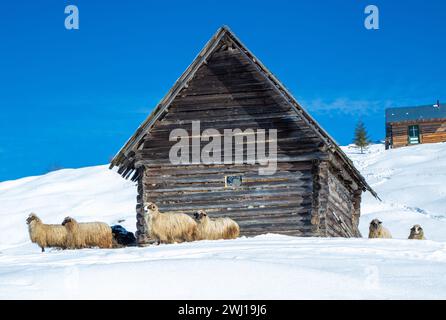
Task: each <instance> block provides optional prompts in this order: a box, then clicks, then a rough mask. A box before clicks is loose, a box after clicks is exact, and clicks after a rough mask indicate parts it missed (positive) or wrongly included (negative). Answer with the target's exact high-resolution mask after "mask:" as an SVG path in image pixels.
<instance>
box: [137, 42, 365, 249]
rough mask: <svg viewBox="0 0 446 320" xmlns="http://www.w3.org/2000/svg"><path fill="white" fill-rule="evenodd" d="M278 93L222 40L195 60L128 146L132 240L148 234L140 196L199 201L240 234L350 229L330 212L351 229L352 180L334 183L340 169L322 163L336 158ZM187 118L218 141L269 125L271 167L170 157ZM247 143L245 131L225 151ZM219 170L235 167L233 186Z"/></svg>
mask: <svg viewBox="0 0 446 320" xmlns="http://www.w3.org/2000/svg"><path fill="white" fill-rule="evenodd" d="M283 99H284V98H283V96H281V95H280V94H279V93H277V91H276V90H274V88H272V87H271V84H270V83H269V82H268V81H267V80H266V79H265V78H264V77H263V76H262V75H261V74H259V72H258V71H257V70H256V68H255V67H254V66H253V65H252V63H251V62H250V61H248V60H247V59H246V58H245V57H244V56H243V54H242V53H241V52H238V51H237V50H235V49H231V48H230V47H229V48H226V50H221V51H217V52H216V53H214V54H213V56H212V57H211V58H210V59H209V61H208V62H207V64H205V65H203V66H201V67H200V69H199V70H198V71H197V73H196V75H195V77H194V78H193V79H192V80H191V81H190V82H189V83H188V85H187V87H186V88H185V89H183V90H182V91H181V92H180V94H179V95H178V96H177V97H176V98H175V100H174V101H173V102H172V104H171V106H170V107H169V109H168V112H166V113H165V114H164V115H163V116H162V117H160V119H159V120H158V121H157V122H156V123H155V125H154V126H153V127H152V128H151V130H150V133H148V134H147V135H146V136H145V138H144V143H143V144H142V147H141V148H140V149H139V150H137V151H136V154H135V167H136V168H138V170H140V173H141V174H140V175H139V182H138V184H139V188H138V193H139V195H138V205H137V218H138V222H137V227H138V233H137V236H138V241H139V242H140V244H146V243H148V242H150V239H148V238H147V235H146V232H147V226H145V223H144V219H142V203H143V202H145V201H151V202H154V203H156V204H157V205H158V207H159V208H160V211H161V212H167V213H177V212H181V213H187V214H192V213H194V212H195V211H196V210H199V209H202V210H206V211H207V212H208V213H209V214H210V216H213V217H223V216H225V217H231V218H233V219H234V220H236V221H237V222H238V223H239V225H240V227H241V234H242V235H246V236H253V235H258V234H262V233H268V232H271V233H279V234H287V235H294V236H326V235H330V236H351V235H349V234H348V232H346V231H343V229H342V228H344V227H342V226H340V222H339V219H343V221H345V223H346V224H347V225H348V224H349V225H350V228H351V229H352V230H353V229H354V227H353V223H352V215H353V213H355V208H354V205H353V193H352V190H353V189H354V188H352V187H350V188H348V187H347V186H346V185H344V184H345V180H344V179H345V172H344V171H345V170H344V169H342V170H343V172H344V173H343V178H339V179H338V177H337V175H336V174H335V173H333V172H332V171H333V170H334V169H332V168H331V167H332V166H339V164H332V161H335V160H336V159H334V158H330V151H328V150H327V147H326V146H325V145H324V143H323V142H322V141H321V140H320V137H319V136H318V135H317V134H316V133H315V132H314V131H313V129H311V128H309V126H308V125H307V124H306V123H305V121H303V120H302V119H301V118H300V117H299V115H298V114H297V113H296V112H294V111H293V110H291V108H290V106H289V104H288V103H287V102H286V101H284V100H283ZM196 120H199V121H200V130H201V132H203V131H204V130H206V129H216V130H218V131H219V134H218V136H219V137H220V138H222V141H223V135H222V134H223V130H224V129H241V130H246V129H253V130H258V129H265V130H270V129H275V130H277V158H278V164H277V171H276V173H275V174H274V175H270V176H262V175H260V174H259V165H258V164H254V165H253V164H209V165H205V164H202V163H192V164H183V165H173V164H172V163H171V161H170V160H169V151H170V149H171V147H172V146H173V145H174V144H176V143H177V141H169V135H170V133H171V132H172V130H174V129H184V130H186V131H187V132H188V133H189V135H191V134H192V131H191V129H192V122H193V121H196ZM266 140H267V141H268V140H269V137H268V136H267V137H266ZM190 141H191V140H190ZM234 142H235V141H234ZM206 144H208V141H201V142H200V146H201V147H203V146H205V145H206ZM249 144H250V143H249V139H243V140H241V141H238V142H237V143H234V148H233V151H235V148H237V147H241V148H242V149H243V150H244V156H245V157H246V156H247V155H250V152H252V151H248V146H249ZM222 149H223V147H222ZM266 149H267V150H268V146H267V148H266ZM222 151H223V150H222ZM222 154H223V152H222ZM191 160H192V159H191ZM221 160H222V161H223V157H222V158H221ZM338 160H339V159H337V160H336V161H338ZM336 170H338V169H336ZM226 176H241V177H242V184H241V186H240V187H228V186H227V185H226V184H225V177H226ZM349 179H350V180H351V181H350V183H351V184H353V186H356V184H355V183H354V182H352V181H353V179H352V178H351V177H349ZM356 188H357V186H356ZM343 201H347V203H343ZM328 212H335V213H338V215H339V217H340V218H338V219H334V218H333V217H332V215H331V214H328ZM349 220H350V221H349Z"/></svg>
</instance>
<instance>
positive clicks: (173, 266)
mask: <svg viewBox="0 0 446 320" xmlns="http://www.w3.org/2000/svg"><path fill="white" fill-rule="evenodd" d="M343 149H344V151H345V152H346V153H347V154H348V156H349V157H350V158H351V159H352V160H353V161H354V163H355V164H356V166H357V168H358V169H359V170H360V171H361V172H362V173H363V175H364V176H365V178H366V179H367V181H368V182H369V184H370V185H371V186H372V188H374V189H375V191H377V193H378V194H379V196H380V198H381V199H382V202H380V201H378V200H376V199H374V198H373V196H371V195H370V194H364V198H363V203H362V208H361V209H362V216H361V223H360V230H361V232H362V234H363V235H364V236H367V229H368V223H369V222H370V220H372V219H373V218H379V219H381V220H382V221H383V222H384V224H385V225H386V226H387V227H388V228H389V229H390V231H391V232H392V234H393V235H394V238H395V239H391V240H384V239H374V240H368V239H364V238H363V239H335V238H331V239H330V238H297V237H288V236H281V235H274V234H268V235H261V236H258V237H254V238H244V237H243V238H240V239H237V240H221V241H199V242H194V243H183V244H174V245H160V246H151V247H146V248H124V249H111V250H100V249H85V250H75V251H62V250H56V249H50V250H47V252H45V253H40V249H39V248H38V247H37V245H35V244H32V243H30V241H29V237H28V233H27V227H26V224H25V219H26V217H27V215H28V214H29V213H30V212H35V213H37V214H38V215H39V216H40V217H41V218H42V219H43V221H44V222H46V223H60V222H62V220H63V218H64V217H65V216H68V215H70V216H74V217H75V218H77V219H78V220H79V221H92V220H97V221H104V222H107V223H109V224H116V223H119V224H121V225H123V226H124V227H125V228H126V229H128V230H130V231H135V217H134V216H135V213H134V212H135V209H134V207H135V198H136V186H135V184H134V183H132V182H129V181H126V180H124V179H122V178H121V177H120V176H119V175H118V174H117V173H115V172H113V171H111V170H108V168H107V166H98V167H89V168H82V169H75V170H71V169H70V170H60V171H55V172H52V173H49V174H47V175H44V176H39V177H28V178H24V179H19V180H15V181H7V182H3V183H0V203H1V206H0V299H16V298H22V299H23V298H25V299H46V298H57V299H94V298H101V299H444V298H446V278H445V277H444V274H445V272H446V234H445V230H446V197H445V195H446V184H445V183H444V181H446V179H445V178H446V177H445V175H446V144H431V145H419V146H414V147H410V148H402V149H396V150H390V151H385V150H384V147H383V145H372V146H371V147H370V148H369V149H368V150H366V152H365V154H360V153H359V151H358V150H357V149H355V148H353V147H352V146H347V147H343ZM416 223H419V224H421V225H422V226H423V228H424V230H425V233H426V236H427V238H428V239H429V240H426V241H411V240H407V236H408V234H409V229H410V227H411V226H412V225H413V224H416Z"/></svg>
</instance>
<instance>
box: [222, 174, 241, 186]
mask: <svg viewBox="0 0 446 320" xmlns="http://www.w3.org/2000/svg"><path fill="white" fill-rule="evenodd" d="M241 185H242V176H226V177H225V187H226V188H238V187H240V186H241Z"/></svg>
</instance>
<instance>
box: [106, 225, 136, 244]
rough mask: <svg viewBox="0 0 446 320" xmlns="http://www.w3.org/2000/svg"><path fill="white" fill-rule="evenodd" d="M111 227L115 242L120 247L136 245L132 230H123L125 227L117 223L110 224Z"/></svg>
mask: <svg viewBox="0 0 446 320" xmlns="http://www.w3.org/2000/svg"><path fill="white" fill-rule="evenodd" d="M111 229H112V233H113V240H114V242H115V244H117V245H118V246H120V247H131V246H136V238H135V235H134V234H133V232H130V231H127V230H125V228H124V227H123V226H121V225H119V224H118V225H115V226H112V227H111Z"/></svg>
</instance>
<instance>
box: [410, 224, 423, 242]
mask: <svg viewBox="0 0 446 320" xmlns="http://www.w3.org/2000/svg"><path fill="white" fill-rule="evenodd" d="M409 239H411V240H426V238H425V237H424V231H423V228H422V227H421V226H420V225H419V224H416V225H414V226H413V227H412V229H410V235H409Z"/></svg>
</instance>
